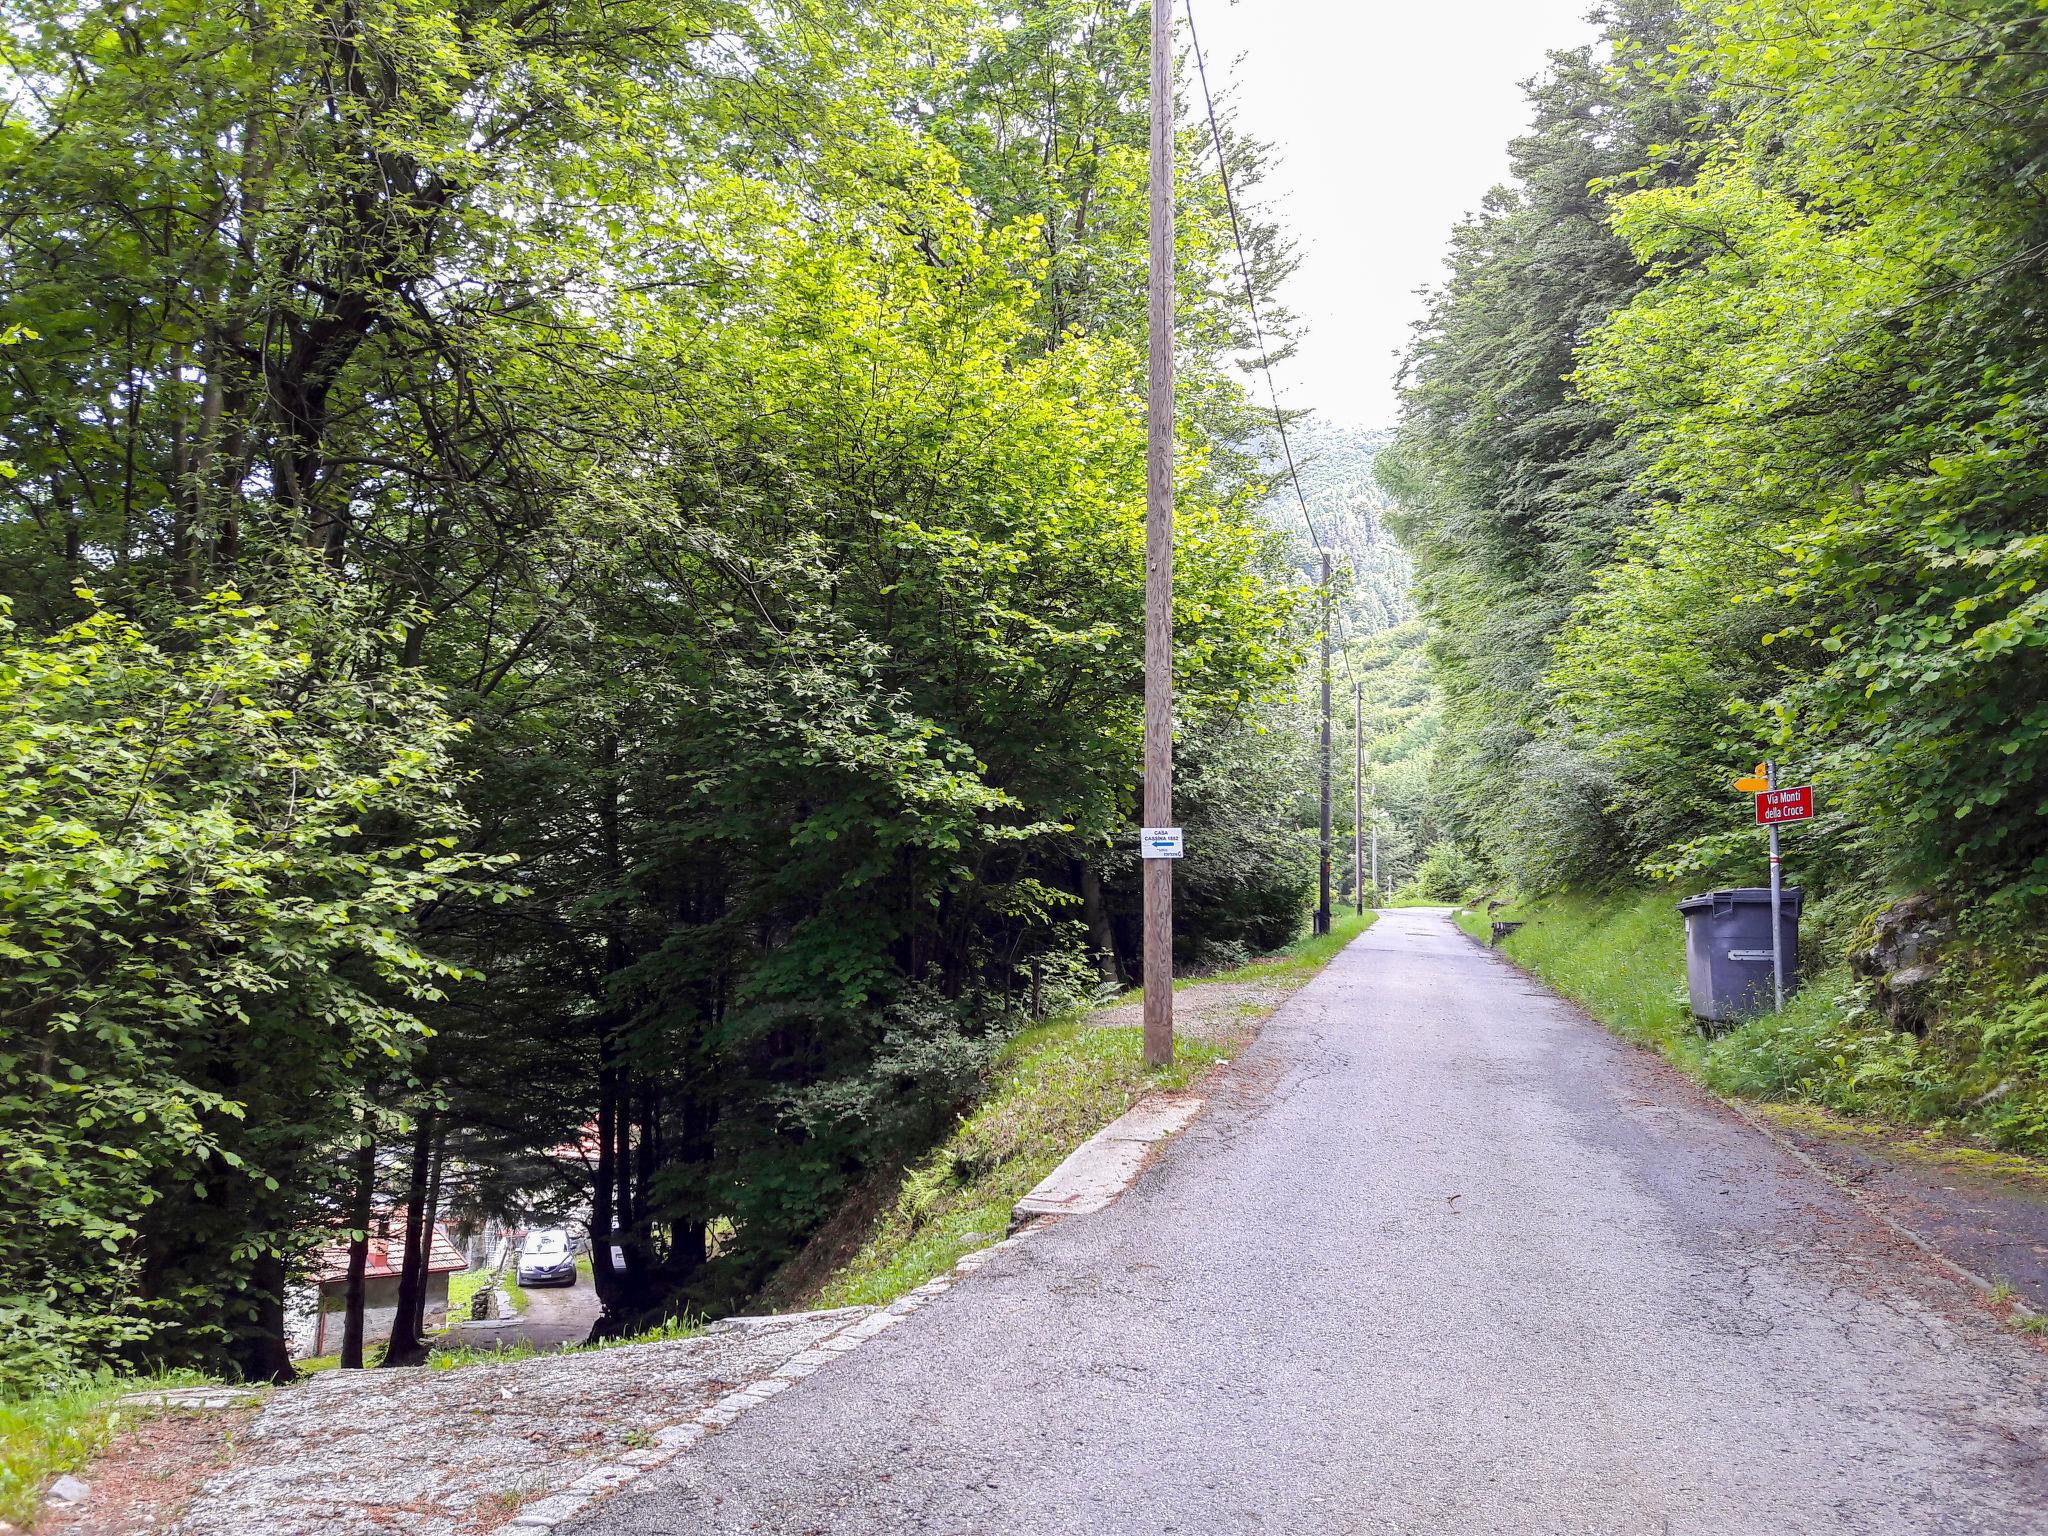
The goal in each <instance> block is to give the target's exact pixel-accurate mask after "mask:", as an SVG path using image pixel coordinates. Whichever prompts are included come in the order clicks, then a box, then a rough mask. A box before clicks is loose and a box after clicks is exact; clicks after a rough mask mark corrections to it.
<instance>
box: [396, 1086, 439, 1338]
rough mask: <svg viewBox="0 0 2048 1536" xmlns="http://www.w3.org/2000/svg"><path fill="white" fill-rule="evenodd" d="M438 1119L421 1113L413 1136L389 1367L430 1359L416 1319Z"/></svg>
mask: <svg viewBox="0 0 2048 1536" xmlns="http://www.w3.org/2000/svg"><path fill="white" fill-rule="evenodd" d="M433 1149H434V1115H433V1111H432V1110H426V1109H423V1110H421V1111H420V1118H419V1123H418V1124H417V1125H416V1126H414V1127H413V1133H412V1170H411V1174H410V1176H409V1178H408V1179H407V1181H406V1186H405V1259H404V1261H403V1264H402V1266H401V1267H400V1269H399V1271H398V1307H397V1310H396V1311H395V1312H394V1313H393V1314H392V1318H391V1342H390V1343H389V1344H387V1345H386V1346H385V1347H384V1363H385V1364H386V1365H387V1366H401V1365H418V1364H420V1363H421V1362H422V1361H424V1360H425V1359H426V1358H427V1350H426V1343H425V1341H424V1340H422V1339H421V1338H420V1336H419V1329H418V1328H417V1326H415V1324H414V1322H413V1319H414V1318H416V1317H417V1316H418V1315H419V1311H420V1292H421V1290H422V1289H423V1288H424V1286H425V1284H426V1248H425V1241H424V1239H425V1236H426V1228H425V1226H424V1225H423V1224H422V1218H423V1217H425V1215H426V1213H427V1172H428V1165H429V1163H431V1162H432V1160H433Z"/></svg>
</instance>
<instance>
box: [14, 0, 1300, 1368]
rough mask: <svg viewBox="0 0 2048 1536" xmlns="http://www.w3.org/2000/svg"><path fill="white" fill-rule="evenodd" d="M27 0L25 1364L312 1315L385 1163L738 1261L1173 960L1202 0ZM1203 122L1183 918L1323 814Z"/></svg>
mask: <svg viewBox="0 0 2048 1536" xmlns="http://www.w3.org/2000/svg"><path fill="white" fill-rule="evenodd" d="M10 15H11V23H10V26H9V28H8V29H7V33H6V41H5V44H4V47H5V50H6V73H7V75H8V78H9V81H10V88H9V92H8V96H7V105H6V108H5V110H4V113H0V295H4V297H0V339H4V341H5V343H6V345H5V347H4V351H0V358H4V363H5V366H4V368H0V436H4V442H0V458H4V459H5V460H6V461H7V462H6V468H5V471H4V476H0V594H4V595H0V1019H4V1021H5V1037H4V1039H0V1129H4V1142H5V1146H6V1153H5V1168H6V1172H7V1174H8V1177H7V1178H6V1179H5V1180H4V1181H0V1229H4V1230H5V1231H6V1232H7V1234H8V1241H7V1243H6V1244H5V1245H4V1247H0V1396H4V1395H6V1394H10V1393H19V1392H26V1391H33V1390H37V1389H39V1388H41V1387H49V1386H51V1385H52V1384H61V1383H63V1382H65V1381H73V1380H81V1379H87V1378H90V1377H92V1376H93V1375H94V1373H96V1372H98V1371H100V1370H102V1369H119V1370H132V1369H136V1368H140V1367H143V1366H146V1365H151V1364H161V1365H164V1366H186V1367H194V1368H200V1369H204V1370H207V1371H209V1372H219V1373H224V1374H228V1375H231V1376H232V1375H243V1376H248V1377H254V1378H283V1377H287V1376H289V1375H290V1374H291V1373H292V1370H293V1366H292V1362H291V1361H290V1359H289V1358H288V1350H287V1340H286V1319H287V1307H286V1300H287V1295H288V1293H289V1292H290V1290H291V1288H292V1287H293V1286H294V1284H295V1283H297V1282H299V1281H300V1280H301V1279H302V1278H303V1276H304V1275H305V1273H306V1271H307V1269H308V1266H309V1264H310V1262H311V1259H312V1255H313V1253H314V1251H315V1250H316V1249H317V1248H318V1247H319V1246H320V1245H321V1244H322V1243H323V1242H326V1241H329V1240H332V1239H334V1238H335V1237H336V1236H337V1235H340V1236H341V1237H342V1238H343V1239H344V1240H346V1241H349V1242H350V1243H352V1244H353V1245H354V1248H355V1252H356V1254H357V1256H358V1258H360V1256H361V1255H362V1253H363V1251H364V1241H365V1239H364V1234H365V1233H366V1231H367V1229H368V1228H369V1226H370V1225H371V1219H372V1213H373V1212H375V1213H381V1214H384V1215H389V1214H390V1213H393V1212H395V1211H401V1210H402V1211H403V1213H404V1220H405V1223H406V1225H407V1227H408V1228H409V1232H408V1239H409V1240H408V1242H407V1244H406V1253H407V1254H408V1257H407V1259H406V1261H405V1273H406V1278H405V1285H406V1287H407V1289H406V1290H405V1292H404V1295H405V1296H407V1297H409V1298H410V1303H411V1308H412V1311H413V1312H414V1314H415V1315H416V1314H417V1312H418V1310H419V1307H420V1304H421V1303H420V1297H421V1294H422V1292H421V1289H420V1272H421V1257H420V1256H421V1254H422V1253H423V1252H424V1251H425V1244H424V1243H423V1242H422V1241H421V1238H422V1234H423V1231H424V1228H425V1226H426V1224H427V1223H428V1222H429V1221H431V1220H433V1219H435V1218H437V1217H438V1218H441V1219H444V1220H448V1221H451V1222H454V1223H457V1224H459V1225H464V1226H466V1227H468V1228H470V1229H472V1230H474V1229H475V1228H477V1227H479V1226H480V1225H481V1223H482V1222H483V1221H484V1219H485V1218H486V1217H497V1218H503V1219H505V1220H507V1221H509V1222H511V1223H512V1224H513V1225H515V1226H516V1225H521V1224H524V1223H526V1222H528V1221H531V1220H564V1219H573V1220H575V1221H577V1222H579V1223H584V1222H587V1224H588V1226H589V1227H590V1228H591V1229H592V1230H593V1231H595V1232H596V1233H597V1234H599V1240H598V1241H597V1243H596V1244H595V1248H594V1260H595V1276H594V1278H595V1283H596V1287H597V1290H598V1292H599V1295H600V1297H601V1298H602V1301H603V1304H604V1316H603V1321H602V1322H601V1324H600V1329H601V1331H602V1332H604V1333H607V1334H626V1333H632V1332H636V1331H638V1330H640V1329H641V1328H644V1327H648V1326H653V1325H657V1324H659V1323H660V1322H661V1321H662V1320H663V1319H664V1318H668V1317H673V1316H677V1315H681V1314H683V1313H685V1312H711V1311H719V1310H727V1309H730V1308H733V1307H736V1306H739V1305H741V1304H743V1303H744V1302H745V1301H746V1300H747V1298H748V1297H749V1296H751V1295H752V1294H753V1293H754V1292H755V1290H756V1289H757V1288H758V1287H759V1285H760V1284H761V1283H762V1282H763V1281H764V1279H765V1278H766V1277H767V1276H769V1275H771V1274H772V1273H774V1272H775V1270H776V1269H777V1268H778V1267H779V1266H780V1265H781V1264H782V1263H783V1262H784V1261H785V1260H786V1259H787V1258H788V1256H789V1255H790V1254H791V1253H792V1252H794V1251H796V1250H797V1249H798V1248H799V1247H800V1246H801V1245H802V1244H803V1243H804V1242H805V1241H806V1240H807V1238H808V1237H809V1236H810V1234H811V1233H812V1232H813V1231H814V1230H815V1229H816V1227H817V1226H818V1224H819V1223H820V1222H821V1221H822V1220H823V1219H824V1218H825V1217H826V1216H828V1215H829V1214H830V1213H831V1212H832V1211H834V1210H835V1209H836V1208H837V1206H838V1204H839V1202H840V1201H841V1200H842V1199H843V1198H844V1196H845V1195H846V1193H847V1192H848V1191H849V1190H851V1189H854V1188H857V1187H859V1186H860V1185H861V1183H862V1181H863V1180H864V1179H866V1178H867V1177H869V1176H870V1175H871V1174H873V1173H874V1172H875V1171H876V1170H878V1169H887V1168H890V1167H894V1166H898V1165H900V1163H901V1162H902V1161H903V1160H904V1159H906V1158H910V1157H914V1156H916V1155H917V1154H918V1153H920V1152H921V1151H922V1150H923V1149H924V1148H925V1147H926V1146H928V1145H929V1144H930V1143H931V1141H932V1139H933V1138H934V1137H937V1136H940V1135H942V1134H944V1133H945V1131H946V1130H947V1128H948V1126H949V1125H950V1122H951V1116H952V1114H953V1112H954V1109H955V1107H956V1106H957V1105H958V1104H959V1103H960V1102H961V1099H962V1097H963V1095H964V1094H966V1093H968V1092H969V1091H970V1090H971V1089H972V1087H973V1085H974V1084H976V1083H977V1082H978V1081H979V1077H980V1074H981V1072H982V1071H983V1069H984V1068H985V1067H986V1066H987V1064H988V1063H989V1062H990V1061H991V1060H992V1059H993V1058H995V1057H996V1056H997V1055H998V1054H999V1053H1000V1052H1001V1051H1002V1050H1003V1049H1004V1048H1005V1044H1006V1042H1007V1041H1008V1040H1009V1039H1010V1038H1011V1037H1012V1036H1013V1035H1014V1034H1015V1033H1016V1032H1017V1031H1018V1030H1019V1029H1020V1028H1023V1027H1024V1026H1025V1025H1026V1024H1028V1023H1029V1022H1030V1021H1031V1020H1032V1018H1033V1017H1036V1016H1044V1015H1049V1014H1052V1013H1056V1012H1057V1011H1058V1010H1060V1009H1061V1008H1063V1007H1065V1006H1067V1005H1069V1004H1071V1003H1073V1002H1075V1001H1077V1000H1080V999H1084V998H1086V997H1088V996H1091V995H1092V994H1093V993H1094V992H1095V991H1096V990H1097V989H1099V988H1103V987H1109V988H1118V987H1120V986H1121V985H1122V984H1123V979H1124V978H1125V977H1126V976H1127V975H1129V974H1130V973H1131V971H1132V969H1133V967H1134V964H1135V960H1136V956H1137V940H1138V908H1139V896H1138V886H1139V881H1138V860H1137V858H1136V856H1135V855H1136V850H1135V848H1134V846H1133V844H1134V842H1135V819H1136V811H1137V805H1138V769H1139V751H1140V734H1141V718H1140V717H1141V711H1140V709H1139V707H1138V700H1139V697H1140V694H1141V681H1142V658H1143V649H1144V647H1143V643H1142V634H1143V623H1142V614H1143V586H1144V560H1143V547H1144V530H1143V522H1144V520H1143V508H1144V465H1145V451H1144V442H1145V420H1144V401H1145V346H1146V335H1145V313H1144V292H1143V280H1142V274H1143V272H1144V269H1145V246H1144V239H1145V235H1144V231H1145V153H1146V142H1147V120H1146V95H1147V90H1148V84H1147V15H1146V12H1145V10H1144V8H1142V7H1133V6H1131V5H1129V4H1125V3H1121V0H1087V3H1082V4H1066V3H1061V4H1045V3H1041V0H1017V3H1012V0H966V3H957V4H956V3H950V0H947V3H940V0H884V3H882V4H858V5H856V4H852V3H850V0H823V3H819V4H807V5H803V6H795V7H792V6H784V5H775V4H768V3H759V4H756V3H751V0H622V3H614V4H606V5H601V6H591V5H579V4H571V3H566V0H538V3H526V0H522V3H520V4H516V5H508V4H501V3H498V0H451V3H447V4H435V5H424V6H422V5H416V4H403V5H401V4H397V3H387V0H364V3H361V4H354V5H348V6H342V7H339V8H336V7H333V6H327V5H310V6H286V7H282V8H278V7H262V8H248V7H211V8H209V7H204V6H194V5H190V4H183V3H173V4H169V5H153V6H145V7H140V8H130V9H123V8H120V7H114V8H107V7H77V6H64V5H56V4H47V3H41V0H29V3H26V4H21V5H16V6H14V7H13V8H12V10H11V13H10ZM1193 127H1194V119H1193V118H1190V122H1189V128H1190V130H1191V131H1189V132H1187V133H1185V134H1184V135H1183V136H1182V138H1181V141H1180V142H1181V156H1182V164H1181V166H1180V203H1181V209H1180V258H1181V267H1182V287H1181V292H1182V295H1183V298H1182V312H1181V318H1180V327H1179V331H1180V334H1179V351H1180V368H1181V387H1182V400H1183V402H1184V403H1183V408H1182V411H1181V413H1180V417H1179V422H1178V430H1179V465H1180V470H1179V480H1178V484H1177V486H1176V495H1177V500H1178V509H1179V523H1178V529H1179V535H1178V536H1179V544H1178V550H1177V570H1176V582H1177V593H1178V599H1179V623H1178V628H1177V633H1176V653H1175V664H1176V666H1175V670H1176V682H1177V700H1176V703H1177V725H1178V729H1179V733H1180V741H1179V743H1178V749H1177V750H1178V757H1179V767H1180V769H1181V772H1182V780H1181V790H1182V794H1181V803H1180V806H1179V811H1180V815H1181V819H1182V820H1183V822H1184V824H1185V825H1186V827H1187V830H1188V843H1189V847H1190V849H1191V850H1192V854H1191V857H1190V858H1189V859H1188V860H1187V861H1186V863H1185V865H1184V866H1183V869H1182V882H1181V893H1180V897H1181V899H1180V906H1179V914H1178V915H1179V919H1180V922H1179V928H1178V933H1177V943H1178V946H1179V950H1180V959H1181V960H1182V962H1183V963H1184V964H1190V965H1191V964H1196V963H1203V964H1218V963H1229V962H1231V961H1234V960H1238V959H1242V958H1243V957H1244V956H1246V955H1249V954H1252V953H1257V952H1260V951H1263V950H1266V949H1270V948H1272V947H1274V946H1276V945H1279V944H1283V943H1285V942H1286V941H1287V940H1289V939H1290V938H1292V937H1293V936H1294V935H1295V934H1296V933H1297V932H1298V931H1299V930H1300V927H1301V926H1302V922H1303V917H1304V912H1305V909H1306V905H1307V900H1308V896H1309V888H1310V882H1311V879H1312V874H1313V848H1312V845H1311V843H1310V842H1309V841H1308V840H1307V839H1306V838H1305V837H1304V831H1305V827H1306V825H1307V823H1306V822H1305V821H1304V806H1303V799H1302V796H1303V785H1304V784H1305V783H1306V782H1307V780H1308V774H1307V772H1306V770H1305V767H1304V764H1305V762H1306V757H1305V754H1306V752H1307V750H1308V741H1309V738H1308V732H1307V731H1306V730H1305V729H1304V728H1303V725H1302V716H1301V713H1300V698H1301V690H1300V687H1299V683H1300V679H1299V676H1298V669H1299V667H1300V664H1301V661H1302V656H1303V652H1304V650H1305V649H1306V648H1307V647H1308V645H1309V642H1310V640H1311V637H1312V634H1313V618H1312V615H1310V614H1308V613H1306V612H1305V611H1304V604H1303V602H1302V600H1301V592H1300V582H1301V573H1300V570H1299V567H1298V563H1297V561H1296V560H1295V557H1294V551H1293V549H1292V547H1291V545H1290V544H1289V543H1288V541H1287V539H1286V538H1284V537H1283V536H1282V535H1281V534H1280V533H1278V532H1277V531H1276V530H1275V528H1274V527H1273V525H1272V524H1271V523H1270V522H1269V521H1268V520H1266V519H1265V518H1264V517H1263V516H1262V514H1261V512H1260V508H1261V506H1262V505H1263V503H1264V502H1265V501H1266V500H1267V498H1268V495H1269V492H1270V488H1271V482H1270V477H1269V474H1268V473H1267V469H1266V466H1268V465H1269V464H1270V463H1271V462H1272V460H1273V459H1274V457H1275V455H1274V453H1273V451H1272V445H1271V444H1270V443H1269V442H1268V441H1267V434H1266V433H1265V430H1264V428H1263V426H1262V421H1263V417H1262V415H1261V413H1259V412H1258V411H1256V410H1254V409H1253V408H1252V406H1251V405H1250V403H1249V401H1248V399H1247V396H1246V394H1245V391H1244V388H1243V384H1242V378H1241V374H1240V370H1239V368H1238V366H1237V364H1238V361H1239V351H1240V348H1241V346H1242V343H1243V338H1244V337H1245V336H1246V335H1248V334H1249V331H1250V326H1249V316H1248V310H1247V296H1246V295H1245V294H1244V292H1243V290H1242V285H1241V283H1240V281H1239V279H1238V277H1237V270H1236V253H1235V248H1234V242H1233V238H1232V230H1231V223H1230V220H1229V219H1228V218H1227V217H1226V214H1225V208H1224V197H1223V181H1222V177H1221V174H1220V167H1219V166H1218V165H1217V163H1216V159H1215V155H1214V153H1213V152H1212V151H1209V150H1208V148H1207V140H1206V137H1205V136H1203V135H1198V134H1196V133H1195V132H1193V131H1192V129H1193ZM1224 139H1225V143H1226V145H1227V152H1228V154H1229V156H1230V158H1231V161H1232V165H1231V179H1232V182H1233V184H1234V185H1235V186H1236V187H1237V188H1238V189H1239V193H1240V201H1241V203H1242V208H1241V212H1242V214H1243V226H1244V228H1243V233H1244V238H1245V240H1246V241H1247V243H1248V244H1249V246H1250V247H1251V249H1252V251H1253V253H1254V256H1255V260H1254V262H1253V268H1254V278H1255V280H1256V282H1257V283H1258V285H1259V287H1260V289H1261V291H1262V294H1263V296H1264V297H1265V298H1266V299H1267V300H1269V301H1270V299H1271V297H1272V295H1271V289H1272V287H1273V285H1274V284H1276V283H1277V282H1279V281H1280V280H1281V279H1282V278H1283V277H1284V276H1285V274H1286V273H1287V271H1288V269H1289V267H1290V265H1291V257H1290V255H1289V252H1288V246H1287V241H1286V238H1285V236H1284V234H1283V233H1282V232H1281V231H1280V230H1278V229H1277V228H1276V227H1275V226H1274V225H1273V224H1272V222H1271V221H1270V220H1269V219H1267V218H1266V217H1265V216H1264V215H1263V214H1262V213H1261V211H1260V209H1259V207H1258V204H1257V197H1258V187H1259V180H1260V174H1261V165H1262V161H1263V155H1264V152H1263V150H1262V149H1261V147H1260V146H1259V145H1257V144H1256V143H1254V142H1252V141H1251V140H1249V139H1248V138H1246V137H1245V136H1244V135H1243V134H1241V133H1239V132H1237V131H1236V130H1235V128H1234V127H1233V126H1232V125H1231V124H1229V123H1228V121H1226V122H1225V124H1224ZM1278 314H1279V311H1278V309H1277V307H1276V306H1272V305H1270V303H1269V306H1268V318H1269V320H1270V319H1272V318H1273V317H1274V316H1276V315H1278ZM1284 329H1285V327H1284V323H1283V325H1282V326H1281V331H1282V335H1281V336H1280V337H1279V338H1277V339H1279V340H1281V341H1284ZM614 1248H616V1250H617V1252H618V1254H619V1256H620V1262H618V1263H614V1262H613V1260H612V1254H613V1252H614ZM415 1331H416V1330H413V1329H401V1335H406V1334H410V1333H413V1332H415ZM420 1354H421V1346H420V1345H419V1344H418V1343H417V1342H416V1339H415V1338H413V1337H405V1336H402V1337H401V1338H400V1339H399V1341H397V1342H396V1343H395V1344H394V1346H393V1348H392V1349H391V1350H390V1351H389V1352H388V1354H387V1356H386V1363H388V1364H392V1365H402V1364H405V1363H408V1362H409V1361H416V1360H417V1359H418V1358H419V1357H420Z"/></svg>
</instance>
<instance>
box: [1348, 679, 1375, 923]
mask: <svg viewBox="0 0 2048 1536" xmlns="http://www.w3.org/2000/svg"><path fill="white" fill-rule="evenodd" d="M1364 829H1365V685H1364V684H1363V683H1361V682H1358V681H1357V680H1356V679H1353V681H1352V684H1351V894H1352V897H1353V898H1354V899H1355V900H1356V901H1357V903H1358V915H1359V916H1360V917H1363V916H1365V838H1364V836H1363V833H1364ZM1374 899H1375V900H1377V899H1378V895H1377V893H1375V895H1374Z"/></svg>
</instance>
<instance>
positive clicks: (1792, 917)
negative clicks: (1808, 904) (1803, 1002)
mask: <svg viewBox="0 0 2048 1536" xmlns="http://www.w3.org/2000/svg"><path fill="white" fill-rule="evenodd" d="M1801 899H1802V892H1801V891H1800V890H1799V888H1798V887H1797V886H1792V887H1789V888H1788V889H1786V890H1785V891H1784V892H1783V893H1782V896H1781V898H1780V906H1779V918H1778V921H1779V925H1780V927H1781V928H1782V930H1783V934H1784V944H1785V995H1786V996H1787V997H1790V996H1791V995H1792V992H1793V989H1794V988H1796V987H1797V986H1798V985H1799V906H1800V901H1801ZM1678 910H1679V912H1680V914H1681V915H1683V916H1684V918H1685V979H1686V984H1687V986H1688V987H1689V988H1690V989H1691V992H1692V1011H1693V1012H1694V1013H1695V1014H1696V1015H1698V1016H1699V1017H1700V1018H1702V1019H1705V1020H1707V1021H1708V1022H1709V1023H1714V1024H1720V1023H1728V1022H1732V1021H1734V1020H1737V1019H1746V1018H1750V1017H1752V1016H1754V1015H1756V1014H1759V1013H1769V1012H1770V1011H1771V892H1770V888H1769V887H1767V886H1753V885H1752V886H1739V887H1737V888H1736V889H1734V890H1732V891H1706V892H1704V893H1702V894H1701V895H1698V896H1688V897H1687V898H1686V899H1685V900H1684V901H1681V902H1680V903H1679V904H1678Z"/></svg>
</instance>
